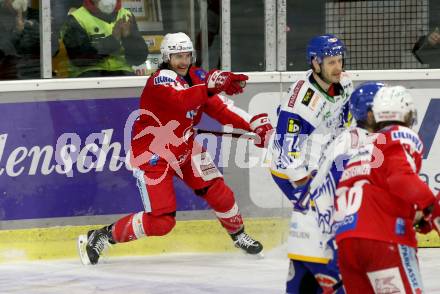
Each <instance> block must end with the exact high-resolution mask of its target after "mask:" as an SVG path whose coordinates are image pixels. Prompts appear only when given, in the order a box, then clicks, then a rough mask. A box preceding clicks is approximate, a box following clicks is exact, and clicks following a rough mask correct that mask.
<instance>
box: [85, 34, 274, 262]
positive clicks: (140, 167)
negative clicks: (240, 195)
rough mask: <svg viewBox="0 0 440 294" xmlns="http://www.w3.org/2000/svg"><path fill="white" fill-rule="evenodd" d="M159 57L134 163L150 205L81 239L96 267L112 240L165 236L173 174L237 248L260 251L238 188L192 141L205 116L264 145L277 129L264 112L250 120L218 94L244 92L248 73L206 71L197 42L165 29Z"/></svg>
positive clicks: (171, 220)
mask: <svg viewBox="0 0 440 294" xmlns="http://www.w3.org/2000/svg"><path fill="white" fill-rule="evenodd" d="M161 54H162V59H163V63H162V64H161V66H160V68H159V70H158V71H157V72H155V73H154V74H153V75H152V76H151V77H150V78H149V79H148V81H147V84H146V86H145V88H144V90H143V92H142V96H141V99H140V116H139V119H138V120H136V122H135V124H134V126H133V132H132V140H131V147H132V165H133V166H134V168H135V174H136V176H137V185H138V187H139V190H140V194H141V197H142V201H143V204H144V208H145V210H144V211H140V212H137V213H132V214H130V215H127V216H125V217H123V218H121V219H119V220H118V221H116V222H115V223H113V224H111V225H109V226H106V227H103V228H101V229H98V230H91V231H89V232H88V234H87V236H85V235H82V236H80V237H79V239H78V246H79V251H80V256H81V260H82V262H83V263H84V264H96V263H97V262H98V260H99V257H100V254H101V253H102V251H103V249H104V248H105V247H106V246H107V245H108V243H122V242H129V241H132V240H136V239H139V238H141V237H144V236H148V237H150V236H163V235H166V234H168V233H169V232H170V231H171V230H172V229H173V227H174V226H175V223H176V220H175V216H176V195H175V191H174V186H173V178H174V176H176V175H177V176H179V177H180V178H181V179H182V180H183V182H185V183H186V184H187V185H188V186H189V187H190V188H191V189H192V190H193V191H194V192H195V194H196V195H198V196H200V197H201V198H203V199H204V200H205V201H206V202H207V203H208V205H209V206H210V207H211V208H212V209H213V210H214V212H215V214H216V216H217V218H218V219H219V221H220V223H221V224H222V226H223V227H224V228H225V229H226V231H227V232H228V233H229V234H230V236H231V238H232V240H233V242H234V245H235V246H236V247H238V248H240V249H242V250H244V251H245V252H246V253H248V254H259V253H260V252H261V251H262V249H263V246H262V244H261V243H260V242H258V241H256V240H254V239H253V238H252V237H250V236H249V235H248V234H247V233H246V232H245V231H244V225H243V220H242V217H241V214H240V212H239V209H238V206H237V203H236V201H235V197H234V193H233V192H232V191H231V189H230V188H229V187H228V186H227V185H226V184H225V182H224V180H223V177H222V174H221V173H220V171H219V170H218V169H217V167H216V166H215V164H214V162H213V160H212V159H211V156H210V155H209V153H208V152H206V150H205V149H204V148H202V147H201V146H200V145H199V144H198V143H197V142H195V140H194V138H195V132H194V128H193V127H194V126H195V125H197V124H198V123H199V122H200V120H201V116H202V114H203V113H206V114H208V115H209V116H211V117H212V118H214V119H216V120H217V121H219V122H220V123H221V124H232V126H233V127H234V128H238V129H242V130H245V131H252V132H255V133H256V135H257V136H256V138H257V139H256V140H255V145H256V146H258V147H265V145H266V137H268V136H269V133H270V131H271V130H272V126H271V124H270V122H269V119H268V116H267V114H264V113H263V114H259V115H256V116H254V117H251V116H250V115H249V114H248V113H246V112H245V111H243V110H241V109H239V108H237V107H235V106H234V105H233V103H232V101H230V100H229V99H228V98H226V97H224V96H221V95H219V93H221V92H225V93H226V94H228V95H234V94H239V93H241V92H242V91H243V85H244V83H245V81H246V80H247V78H248V77H247V76H246V75H242V74H234V73H232V72H226V71H220V70H212V71H210V72H209V73H206V72H205V71H204V70H202V69H200V68H197V67H195V66H193V65H192V64H193V62H194V61H195V51H194V47H193V44H192V41H191V39H190V38H189V37H188V36H187V35H186V34H184V33H173V34H167V35H166V36H165V37H164V40H163V42H162V44H161Z"/></svg>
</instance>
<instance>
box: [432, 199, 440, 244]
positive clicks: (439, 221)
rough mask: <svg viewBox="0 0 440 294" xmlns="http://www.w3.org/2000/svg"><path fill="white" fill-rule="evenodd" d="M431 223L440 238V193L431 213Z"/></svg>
mask: <svg viewBox="0 0 440 294" xmlns="http://www.w3.org/2000/svg"><path fill="white" fill-rule="evenodd" d="M431 223H432V226H433V228H434V229H435V230H436V231H437V233H438V234H439V236H440V193H438V194H437V196H436V200H435V203H434V209H433V210H432V213H431Z"/></svg>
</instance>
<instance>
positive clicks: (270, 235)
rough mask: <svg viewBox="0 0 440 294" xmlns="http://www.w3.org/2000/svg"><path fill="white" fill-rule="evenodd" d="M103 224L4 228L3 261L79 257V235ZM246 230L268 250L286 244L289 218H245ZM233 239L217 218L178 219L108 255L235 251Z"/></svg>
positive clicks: (0, 255)
mask: <svg viewBox="0 0 440 294" xmlns="http://www.w3.org/2000/svg"><path fill="white" fill-rule="evenodd" d="M100 227H102V226H65V227H51V228H41V229H26V230H3V231H0V240H1V242H0V262H11V261H20V260H43V259H66V258H78V259H79V257H78V254H77V248H76V240H77V237H78V235H80V234H86V233H87V231H88V230H90V229H94V228H100ZM245 227H246V232H247V233H248V234H249V235H251V236H252V237H254V238H255V239H257V240H259V241H260V242H262V244H263V246H264V248H265V250H270V249H272V248H274V247H276V246H278V245H280V244H282V243H283V242H284V241H285V240H286V238H287V232H288V219H284V218H258V219H246V220H245ZM236 250H238V249H236V248H235V247H234V246H233V243H232V240H231V238H230V237H229V235H228V234H227V233H226V232H225V230H224V229H223V228H222V227H221V226H220V224H219V222H218V221H217V220H194V221H178V222H177V224H176V227H175V228H174V229H173V231H172V232H171V233H169V234H168V235H166V236H163V237H144V238H142V239H140V240H137V241H133V242H127V243H123V244H116V245H114V246H112V247H111V248H110V249H108V251H107V253H106V255H108V256H124V255H127V256H128V255H155V254H161V253H178V252H232V251H236Z"/></svg>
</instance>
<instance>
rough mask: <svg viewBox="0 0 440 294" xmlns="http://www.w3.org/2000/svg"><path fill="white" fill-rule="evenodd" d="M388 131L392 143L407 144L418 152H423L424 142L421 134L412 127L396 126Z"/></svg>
mask: <svg viewBox="0 0 440 294" xmlns="http://www.w3.org/2000/svg"><path fill="white" fill-rule="evenodd" d="M388 132H389V136H390V139H391V142H392V143H399V144H402V145H407V146H409V147H410V148H411V149H412V150H414V151H416V152H417V153H420V154H421V153H422V151H423V142H422V140H421V139H420V137H419V135H418V134H417V133H416V132H414V131H413V130H411V129H410V128H407V127H404V126H395V127H393V128H390V129H389V130H388Z"/></svg>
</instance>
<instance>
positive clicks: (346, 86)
mask: <svg viewBox="0 0 440 294" xmlns="http://www.w3.org/2000/svg"><path fill="white" fill-rule="evenodd" d="M335 90H336V95H335V96H334V97H331V96H329V95H328V94H327V93H326V92H325V91H324V90H323V89H322V88H321V87H320V86H319V85H318V84H317V82H316V81H315V80H314V78H313V75H312V71H311V70H310V71H308V72H307V74H306V77H305V78H304V79H301V80H298V81H296V82H295V83H294V84H293V85H292V86H291V87H290V89H289V91H288V94H287V96H285V98H284V99H283V102H282V103H281V105H280V108H279V114H278V123H277V126H276V133H275V134H274V136H273V137H272V140H271V142H270V145H269V146H270V147H269V149H270V153H271V171H272V174H274V175H275V176H278V177H280V178H285V179H290V180H291V181H297V180H300V179H302V178H304V177H305V176H306V175H308V174H309V173H310V171H311V170H313V169H315V168H316V167H317V164H318V160H319V158H320V156H321V153H322V147H323V146H326V145H327V144H328V143H329V142H331V141H332V140H333V139H334V138H335V137H336V136H337V135H338V134H339V133H340V132H341V131H340V130H341V128H342V127H344V125H345V124H346V123H348V122H349V120H350V115H349V109H348V101H349V97H350V95H351V92H352V90H353V84H352V81H351V80H350V79H349V77H348V75H347V74H346V73H342V76H341V81H340V83H339V84H336V85H335Z"/></svg>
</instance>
